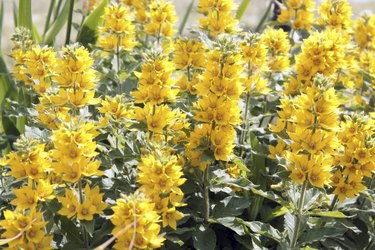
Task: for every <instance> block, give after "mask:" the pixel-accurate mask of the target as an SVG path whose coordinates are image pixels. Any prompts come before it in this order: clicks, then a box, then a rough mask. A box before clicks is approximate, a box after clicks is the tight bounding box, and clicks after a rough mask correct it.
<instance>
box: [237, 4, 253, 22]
mask: <svg viewBox="0 0 375 250" xmlns="http://www.w3.org/2000/svg"><path fill="white" fill-rule="evenodd" d="M250 2H251V0H242V2H241V4H240V6H239V7H238V10H237V13H236V18H237V19H238V20H241V18H242V16H243V14H245V12H246V10H247V7H249V4H250Z"/></svg>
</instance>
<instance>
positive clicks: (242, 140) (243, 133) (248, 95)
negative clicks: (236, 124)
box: [240, 92, 250, 156]
mask: <svg viewBox="0 0 375 250" xmlns="http://www.w3.org/2000/svg"><path fill="white" fill-rule="evenodd" d="M249 106H250V93H249V92H247V93H246V105H245V114H244V118H243V119H244V122H245V128H244V130H242V131H241V137H240V144H241V149H240V155H241V156H242V153H243V145H242V144H244V142H245V138H246V135H247V130H248V129H249V128H248V127H249V121H248V120H247V115H248V112H249Z"/></svg>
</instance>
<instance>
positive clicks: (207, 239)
mask: <svg viewBox="0 0 375 250" xmlns="http://www.w3.org/2000/svg"><path fill="white" fill-rule="evenodd" d="M192 237H193V244H194V247H195V249H197V250H214V249H215V247H216V234H215V232H214V231H213V230H212V229H211V228H209V227H208V228H205V227H204V226H203V225H201V226H200V227H199V228H196V230H195V232H194V234H193V235H192Z"/></svg>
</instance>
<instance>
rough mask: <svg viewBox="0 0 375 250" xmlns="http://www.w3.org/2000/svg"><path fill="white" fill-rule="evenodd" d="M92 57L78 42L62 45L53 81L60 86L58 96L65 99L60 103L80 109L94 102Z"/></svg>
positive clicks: (94, 74)
mask: <svg viewBox="0 0 375 250" xmlns="http://www.w3.org/2000/svg"><path fill="white" fill-rule="evenodd" d="M92 65H93V59H92V58H91V56H90V53H89V51H88V50H87V49H86V48H84V47H82V46H79V45H78V44H73V45H68V46H66V47H63V51H62V54H61V59H59V60H58V62H57V68H56V76H54V77H53V81H55V82H56V83H58V86H59V87H60V91H59V97H60V98H63V99H64V100H65V103H63V104H62V105H67V106H69V107H71V108H74V109H80V108H83V107H84V106H86V105H88V104H95V103H96V99H95V98H94V95H95V86H96V85H95V83H96V81H97V76H96V71H95V70H94V69H93V68H92Z"/></svg>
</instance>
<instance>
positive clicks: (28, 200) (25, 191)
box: [10, 186, 39, 210]
mask: <svg viewBox="0 0 375 250" xmlns="http://www.w3.org/2000/svg"><path fill="white" fill-rule="evenodd" d="M13 193H14V194H15V195H16V198H15V199H14V200H12V201H11V202H10V203H11V204H12V205H14V206H16V207H17V208H19V209H21V210H26V209H28V208H29V209H33V208H35V207H36V205H37V203H38V200H39V198H38V193H37V192H36V191H35V190H33V188H32V187H30V186H23V187H21V188H20V189H14V190H13Z"/></svg>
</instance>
